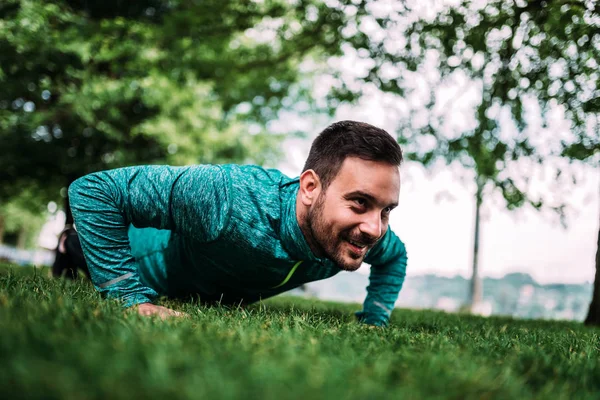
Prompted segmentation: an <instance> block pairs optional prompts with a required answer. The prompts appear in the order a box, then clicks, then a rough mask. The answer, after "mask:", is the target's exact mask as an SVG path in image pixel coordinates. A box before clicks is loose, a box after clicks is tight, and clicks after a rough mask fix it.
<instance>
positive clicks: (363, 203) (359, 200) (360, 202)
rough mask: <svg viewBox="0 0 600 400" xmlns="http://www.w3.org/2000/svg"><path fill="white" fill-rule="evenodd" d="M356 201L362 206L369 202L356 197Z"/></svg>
mask: <svg viewBox="0 0 600 400" xmlns="http://www.w3.org/2000/svg"><path fill="white" fill-rule="evenodd" d="M354 202H355V203H356V204H358V205H359V206H361V207H364V206H365V205H366V204H367V202H366V201H365V199H354Z"/></svg>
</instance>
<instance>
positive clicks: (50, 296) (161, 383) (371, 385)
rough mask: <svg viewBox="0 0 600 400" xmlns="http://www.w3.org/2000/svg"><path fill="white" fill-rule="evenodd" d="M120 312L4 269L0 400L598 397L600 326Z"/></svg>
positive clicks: (300, 309) (261, 308)
mask: <svg viewBox="0 0 600 400" xmlns="http://www.w3.org/2000/svg"><path fill="white" fill-rule="evenodd" d="M161 304H163V305H167V306H169V307H172V308H174V309H177V310H180V311H184V312H186V313H187V314H189V316H188V317H186V318H181V319H172V320H167V321H161V320H158V319H155V318H142V317H139V316H137V315H136V314H134V313H131V312H124V311H123V310H122V309H121V307H120V306H119V304H118V303H116V302H114V301H107V300H103V299H101V298H100V296H99V295H98V294H97V293H96V292H95V291H94V289H93V287H92V286H91V284H89V283H88V282H84V281H79V282H69V281H65V280H53V279H49V278H48V276H47V271H40V270H37V269H34V268H28V267H10V266H9V265H8V264H1V263H0V398H4V399H21V398H23V399H25V398H27V399H38V398H39V399H42V398H43V399H100V398H103V399H104V398H111V399H130V398H156V399H158V398H166V397H169V399H170V400H175V399H191V398H204V399H307V398H309V399H336V400H337V399H366V398H368V399H384V398H408V399H419V398H435V399H480V398H507V399H508V398H510V399H520V398H540V399H541V398H548V399H550V398H552V399H573V398H577V399H598V398H600V329H598V328H590V327H585V326H583V325H582V324H580V323H577V322H568V321H536V320H515V319H511V318H500V317H491V318H482V317H476V316H470V315H464V314H445V313H442V312H436V311H427V310H418V311H417V310H404V309H396V310H394V313H393V315H392V320H391V324H390V326H389V327H387V328H372V327H368V326H364V325H361V324H358V323H357V322H356V320H355V318H354V315H353V313H354V311H356V310H358V309H360V305H358V304H339V303H333V302H324V301H318V300H307V299H302V298H295V297H291V296H285V297H279V298H275V299H271V300H268V301H265V302H262V303H260V304H256V305H253V306H250V307H248V308H226V307H206V306H204V305H202V304H199V303H198V302H176V301H168V300H161Z"/></svg>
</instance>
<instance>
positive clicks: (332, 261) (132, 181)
mask: <svg viewBox="0 0 600 400" xmlns="http://www.w3.org/2000/svg"><path fill="white" fill-rule="evenodd" d="M401 162H402V151H401V149H400V146H399V145H398V143H397V142H396V140H394V138H392V136H390V135H389V134H388V133H387V132H385V131H384V130H382V129H379V128H376V127H374V126H372V125H369V124H365V123H361V122H354V121H341V122H337V123H334V124H332V125H330V126H329V127H327V128H326V129H325V130H323V132H321V133H320V134H319V135H318V137H317V138H316V139H315V140H314V142H313V143H312V146H311V149H310V153H309V156H308V159H307V161H306V164H305V166H304V169H303V172H302V174H301V175H300V177H298V178H295V179H291V178H289V177H287V176H285V175H284V174H283V173H281V172H279V171H277V170H274V169H264V168H261V167H258V166H252V165H233V164H228V165H197V166H188V167H171V166H138V167H129V168H119V169H114V170H110V171H103V172H97V173H93V174H90V175H86V176H84V177H82V178H79V179H78V180H76V181H75V182H74V183H73V184H72V185H71V186H70V188H69V197H70V204H71V209H72V212H73V217H74V219H75V225H76V227H77V232H78V238H77V239H78V240H79V241H80V243H81V248H82V250H83V254H84V256H85V260H86V262H87V267H88V268H89V273H90V276H91V279H92V282H93V283H94V286H95V287H96V289H97V290H99V291H100V292H101V293H102V294H103V295H105V296H107V297H109V298H116V299H119V300H121V302H122V304H123V305H124V306H125V307H134V308H136V309H137V311H138V313H140V314H141V315H158V316H161V317H167V316H171V315H179V313H178V312H176V311H174V310H170V309H168V308H166V307H162V306H159V305H155V304H153V303H152V302H153V300H154V299H155V298H156V297H157V296H158V295H163V296H168V297H172V298H189V297H190V296H194V297H197V296H199V297H200V299H201V301H204V302H219V303H220V304H249V303H252V302H256V301H258V300H260V299H266V298H268V297H271V296H275V295H277V294H279V293H282V292H285V291H288V290H291V289H293V288H296V287H298V286H300V285H302V284H305V283H307V282H311V281H316V280H320V279H325V278H329V277H332V276H334V275H336V274H337V273H339V272H340V271H344V270H345V271H355V270H357V269H358V268H359V267H360V266H361V264H362V263H363V261H364V262H366V263H368V264H370V265H371V271H370V278H369V279H370V284H369V286H368V287H367V292H368V293H367V297H366V299H365V301H364V304H363V310H362V311H360V312H357V313H356V315H357V317H358V319H359V321H361V322H364V323H366V324H371V325H378V326H385V325H387V324H388V322H389V318H390V314H391V311H392V309H393V307H394V303H395V301H396V299H397V297H398V293H399V292H400V289H401V288H402V284H403V282H404V277H405V273H406V262H407V257H406V249H405V246H404V244H403V243H402V241H401V240H400V239H399V238H398V237H397V236H396V235H395V234H394V232H392V230H391V229H389V227H388V223H389V217H390V212H391V211H392V210H393V209H394V208H395V207H396V206H397V205H398V197H399V192H400V173H399V166H400V164H401Z"/></svg>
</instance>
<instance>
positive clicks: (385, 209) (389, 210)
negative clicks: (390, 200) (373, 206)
mask: <svg viewBox="0 0 600 400" xmlns="http://www.w3.org/2000/svg"><path fill="white" fill-rule="evenodd" d="M383 212H384V213H385V214H389V213H391V212H392V207H386V208H384V209H383Z"/></svg>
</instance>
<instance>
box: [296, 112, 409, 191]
mask: <svg viewBox="0 0 600 400" xmlns="http://www.w3.org/2000/svg"><path fill="white" fill-rule="evenodd" d="M346 157H358V158H361V159H363V160H369V161H381V162H385V163H388V164H391V165H397V166H399V165H400V164H401V163H402V150H401V149H400V145H399V144H398V142H397V141H396V140H395V139H394V138H393V137H392V136H391V135H390V134H389V133H387V132H386V131H384V130H383V129H379V128H376V127H374V126H373V125H369V124H365V123H364V122H356V121H340V122H336V123H334V124H331V125H329V126H328V127H327V128H325V129H324V130H323V132H321V133H319V135H318V136H317V138H316V139H315V141H314V142H313V143H312V145H311V147H310V152H309V153H308V158H307V159H306V163H305V164H304V169H303V170H302V172H304V171H306V170H308V169H312V170H313V171H315V172H316V173H317V175H319V178H320V179H321V184H322V185H323V189H327V187H328V186H329V184H330V183H331V182H332V181H333V179H334V178H335V177H336V175H337V174H338V172H339V171H340V168H341V167H342V163H343V162H344V160H345V159H346Z"/></svg>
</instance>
